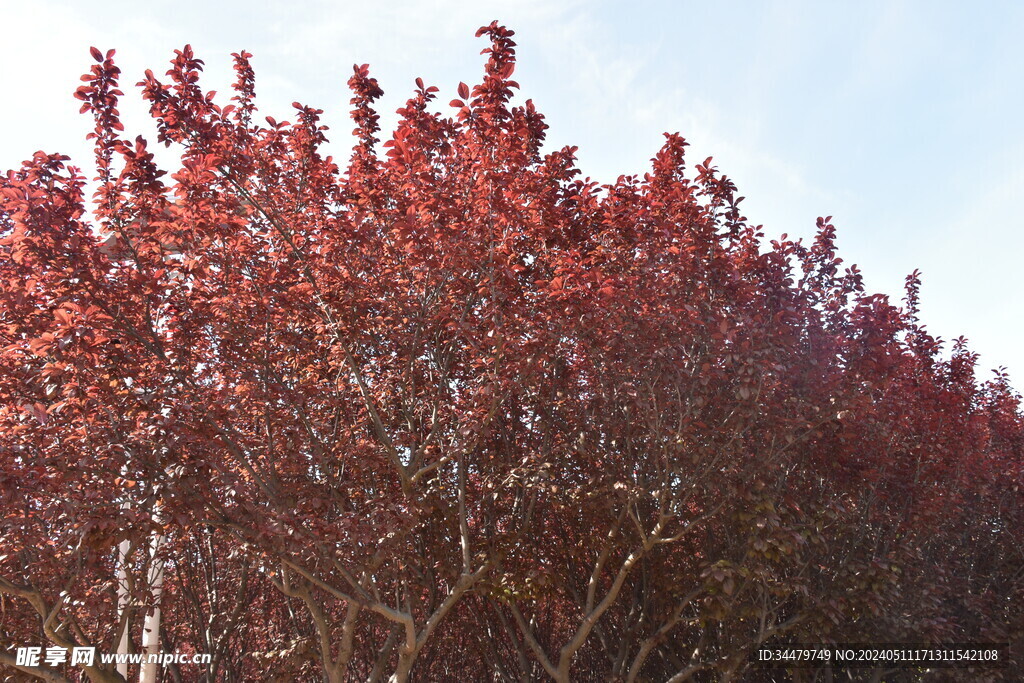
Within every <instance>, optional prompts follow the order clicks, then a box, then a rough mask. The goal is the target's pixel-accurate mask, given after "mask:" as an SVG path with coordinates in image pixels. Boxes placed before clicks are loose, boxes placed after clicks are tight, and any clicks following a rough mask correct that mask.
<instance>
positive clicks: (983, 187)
mask: <svg viewBox="0 0 1024 683" xmlns="http://www.w3.org/2000/svg"><path fill="white" fill-rule="evenodd" d="M381 5H383V6H381ZM0 16H2V17H3V18H4V22H3V24H2V25H0V92H2V93H4V96H3V104H2V105H0V130H2V131H4V134H3V135H2V136H0V167H3V168H4V169H6V168H11V167H15V166H17V165H18V164H19V163H20V162H21V160H22V159H25V158H27V157H29V156H31V154H32V153H33V152H34V151H35V150H37V149H45V150H46V151H60V152H64V153H66V154H69V155H70V156H72V158H73V159H75V160H76V161H77V162H79V163H81V164H83V165H86V167H87V164H88V162H89V159H90V157H89V147H88V145H87V144H86V143H85V142H84V139H83V138H84V136H85V134H86V133H87V132H88V128H89V125H88V121H87V120H86V119H85V118H84V117H81V116H79V115H78V114H77V110H78V104H79V103H78V102H77V101H76V100H74V99H73V98H72V97H71V93H72V92H73V91H74V89H75V88H76V87H77V85H78V76H79V75H80V74H81V73H83V72H84V71H85V70H86V69H87V68H88V66H89V65H90V63H91V60H90V58H89V55H88V48H89V46H90V45H96V46H97V47H100V48H102V49H107V48H110V47H113V48H116V49H117V51H118V61H119V64H120V66H121V68H122V70H123V71H124V77H123V81H122V86H123V89H124V90H125V91H126V92H127V93H128V97H126V98H125V101H124V103H123V106H122V112H123V114H124V116H123V119H124V121H125V124H126V126H127V128H128V130H129V132H141V133H143V134H144V135H147V136H150V137H151V136H152V130H153V129H152V126H150V125H149V123H148V121H147V119H146V115H145V108H144V106H143V105H142V104H141V102H140V101H139V98H138V97H137V90H136V89H135V88H134V87H131V86H132V84H134V83H135V82H136V81H137V80H139V77H140V76H141V74H142V72H143V71H144V70H145V69H147V68H152V69H153V70H154V71H155V72H157V73H161V72H162V71H163V70H165V65H166V63H167V61H168V60H169V59H170V57H171V56H172V55H173V50H174V49H175V48H179V47H181V46H182V45H184V44H185V43H191V44H192V45H193V47H194V48H195V49H196V51H197V53H198V54H199V56H200V57H202V58H203V59H205V60H206V63H207V74H208V78H207V80H206V87H207V88H208V89H216V90H217V91H218V92H226V91H227V90H228V84H229V83H230V82H231V80H232V73H231V68H230V56H229V55H230V53H231V52H234V51H237V50H239V49H243V48H244V49H247V50H249V51H250V52H252V53H254V54H255V58H254V60H253V62H254V66H255V68H256V78H257V94H258V98H259V102H260V105H261V111H262V112H263V113H264V114H270V115H272V116H275V117H277V118H279V119H280V118H287V117H288V116H289V115H290V112H291V109H290V107H289V103H291V102H292V101H293V100H299V101H302V102H303V103H308V104H312V105H316V106H318V107H320V108H322V109H325V110H326V116H325V118H326V120H327V123H328V124H329V125H331V127H332V132H333V134H334V135H333V138H332V139H333V149H332V150H331V151H332V152H333V153H334V154H335V155H336V156H345V155H346V151H345V150H346V148H347V146H348V143H349V141H348V139H347V133H348V131H349V130H350V129H351V125H350V123H349V122H348V121H347V119H346V116H347V111H348V108H349V107H348V97H349V95H348V93H347V90H346V89H345V81H346V80H347V79H348V77H349V75H350V74H351V66H352V64H353V63H355V62H358V63H364V62H368V63H369V64H370V66H371V72H372V73H373V75H374V76H376V77H377V78H378V79H379V80H380V83H381V85H382V87H383V88H384V91H385V93H386V94H385V98H384V101H383V104H382V105H381V111H382V113H384V117H383V120H382V121H383V125H384V127H385V130H387V127H388V125H389V124H390V123H392V122H393V121H394V120H395V117H394V114H393V113H392V112H393V111H394V110H395V109H396V108H397V107H398V106H400V105H401V104H402V103H403V102H404V100H405V99H406V97H407V96H408V94H409V93H410V92H411V89H412V87H413V81H414V80H415V78H416V77H417V76H422V77H423V79H424V80H425V81H426V82H428V83H430V84H434V85H437V86H439V87H440V88H441V89H442V95H449V94H450V95H451V96H454V94H455V88H456V86H457V85H458V83H459V81H465V82H467V83H475V82H476V80H477V77H478V75H479V74H480V72H481V66H482V57H480V56H479V51H480V49H481V48H482V47H483V45H482V43H481V41H480V40H478V39H475V38H474V37H473V34H474V31H475V30H476V28H477V27H478V26H480V25H482V24H485V23H489V22H490V21H491V20H492V19H498V20H500V21H501V22H502V23H505V24H506V25H508V26H509V27H511V28H513V29H514V30H516V32H517V36H516V40H517V42H518V43H519V48H518V52H519V69H518V71H517V74H516V79H517V80H518V81H519V82H520V83H521V84H522V86H523V90H522V95H523V97H530V98H532V99H533V100H534V101H535V102H536V103H537V106H538V108H539V109H540V110H541V111H542V112H543V113H544V114H545V115H546V116H547V117H548V123H549V124H550V126H551V129H550V131H549V139H548V142H549V145H550V146H551V147H555V146H561V145H565V144H574V145H578V146H579V148H580V150H579V153H578V155H579V163H580V166H581V168H582V169H583V171H584V173H585V174H586V175H590V176H592V177H594V178H595V179H598V180H601V181H611V180H614V178H615V177H617V176H618V175H619V174H622V173H641V172H643V171H644V170H645V169H646V167H647V164H648V160H649V159H650V158H651V157H652V156H653V155H654V153H655V151H656V150H657V149H658V147H659V146H660V144H661V140H662V138H661V133H662V132H664V131H679V132H680V133H682V134H683V135H684V136H685V137H686V138H687V139H688V140H689V141H690V142H691V145H692V147H691V150H692V154H693V157H694V158H695V159H697V158H699V159H703V158H704V157H706V156H714V157H715V160H716V164H717V165H718V167H719V168H720V169H721V170H722V171H723V172H725V173H726V174H728V175H730V176H731V177H733V178H734V179H735V181H736V183H737V184H738V185H739V188H740V193H741V194H743V195H745V196H746V197H747V200H746V202H745V203H744V208H745V212H746V215H747V216H748V217H749V218H750V219H751V221H752V222H754V223H760V224H763V225H764V229H765V231H766V233H767V235H768V237H769V238H771V237H777V236H778V235H780V234H782V233H788V234H790V235H803V236H809V235H811V234H812V232H813V229H814V223H815V218H816V217H817V216H819V215H832V216H834V222H835V223H836V225H837V227H838V230H839V245H840V252H841V255H842V256H843V257H844V258H845V259H846V261H847V263H856V264H858V265H859V266H860V267H861V270H862V271H863V273H864V275H865V280H866V282H867V285H868V287H869V288H870V289H871V290H873V291H880V292H884V293H888V294H890V295H893V296H896V297H899V296H901V294H902V283H903V279H904V277H905V276H906V274H907V273H909V272H910V271H912V270H914V269H915V268H919V269H920V270H921V271H922V272H923V275H924V287H923V291H922V318H923V320H924V322H925V324H926V325H927V326H928V328H929V329H930V330H931V331H932V333H933V334H937V335H939V336H941V337H943V338H944V339H947V340H948V339H953V338H955V337H957V336H959V335H961V334H962V335H964V336H966V337H968V339H969V340H970V343H971V347H972V348H973V349H974V350H976V351H978V352H980V353H981V362H980V365H981V370H982V372H981V373H980V374H981V375H982V376H987V375H988V369H990V368H994V367H996V366H1000V365H1002V366H1007V367H1008V368H1009V370H1010V374H1011V376H1012V377H1013V378H1014V380H1015V384H1016V385H1017V386H1018V387H1021V385H1022V384H1024V344H1022V343H1021V340H1022V339H1024V305H1022V304H1021V302H1020V299H1021V298H1022V296H1024V268H1022V267H1021V265H1020V262H1019V261H1020V259H1021V257H1022V256H1024V217H1022V214H1021V212H1020V211H1019V210H1018V206H1017V201H1016V200H1018V198H1020V197H1022V196H1024V126H1022V125H1021V123H1020V122H1021V120H1022V113H1021V112H1022V108H1024V107H1022V105H1024V88H1022V85H1024V41H1022V40H1021V36H1022V35H1024V3H1018V2H980V3H973V4H968V3H942V2H858V3H825V2H774V3H772V2H748V3H743V2H733V3H708V2H703V3H692V2H631V3H624V2H621V1H619V2H594V1H590V2H584V1H568V2H557V3H556V2H553V0H542V1H541V0H536V1H535V0H525V1H520V2H511V1H508V0H506V2H500V3H498V2H488V1H481V0H477V1H475V2H456V1H451V2H415V3H414V2H388V3H381V2H365V1H364V2H360V3H345V2H337V1H334V2H297V3H284V2H264V1H262V0H259V1H256V0H250V1H246V2H216V1H212V0H211V1H208V2H181V1H179V2H174V3H160V4H159V5H158V4H157V3H139V2H91V3H78V2H45V1H40V0H35V1H33V2H20V1H19V2H14V1H9V0H0ZM124 86H127V87H124ZM447 99H450V98H448V97H442V98H441V100H442V101H447ZM168 163H170V160H169V159H168Z"/></svg>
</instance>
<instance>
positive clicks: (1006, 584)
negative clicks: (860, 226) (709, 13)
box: [0, 23, 1024, 683]
mask: <svg viewBox="0 0 1024 683" xmlns="http://www.w3.org/2000/svg"><path fill="white" fill-rule="evenodd" d="M512 35H513V32H512V31H510V30H508V29H506V28H504V27H502V26H500V25H498V24H497V23H494V24H491V25H489V26H486V27H483V28H481V29H480V31H479V32H478V36H482V37H485V38H486V39H487V40H488V41H489V42H488V48H487V49H485V50H484V54H485V55H486V64H485V67H484V75H483V78H482V80H481V82H480V83H479V84H477V85H475V86H472V87H470V86H467V85H465V84H459V86H458V89H457V98H456V99H454V100H452V101H451V103H450V107H451V109H450V110H448V111H449V113H443V112H442V111H441V110H442V109H443V107H438V106H436V103H435V102H434V100H435V98H436V97H437V93H438V92H439V91H438V88H436V87H432V86H431V87H427V86H426V85H425V84H424V83H423V81H422V80H417V82H416V88H415V90H414V92H413V95H412V97H411V98H410V99H409V100H408V101H407V102H406V103H405V105H404V106H403V107H402V108H401V109H399V110H398V114H399V116H400V121H399V123H398V125H397V127H396V128H395V130H394V132H393V134H392V135H391V136H390V138H389V139H387V140H386V141H385V142H383V144H381V141H380V139H379V138H378V136H379V135H380V129H379V125H378V114H377V113H376V111H375V110H374V102H375V100H377V99H378V98H379V97H380V96H381V95H382V91H381V88H380V87H379V85H378V83H377V82H376V80H374V79H373V78H372V77H371V76H370V74H369V69H368V67H367V66H366V65H362V66H356V67H355V68H354V71H353V75H352V77H351V79H350V80H349V87H350V88H351V90H352V93H353V96H352V112H351V115H352V119H353V121H354V122H355V130H354V135H355V138H356V143H355V147H354V150H353V152H352V155H351V158H350V159H349V160H348V161H347V164H346V165H344V167H343V166H342V165H341V162H339V161H336V160H335V159H332V158H331V157H330V156H324V155H323V154H322V153H321V147H322V145H323V144H324V143H325V142H326V140H327V138H326V127H325V126H324V125H323V124H322V123H321V119H320V117H321V114H322V113H323V112H322V111H321V110H319V109H315V108H313V107H309V106H305V105H301V104H299V103H295V104H294V108H295V111H294V113H293V116H292V117H291V118H292V120H291V121H278V120H276V119H274V118H272V117H269V116H267V117H265V119H260V118H259V117H258V116H257V109H256V104H255V80H254V75H253V70H252V68H251V66H250V62H249V59H250V57H251V55H250V54H248V53H246V52H239V53H237V54H235V55H234V59H235V70H236V72H237V81H236V82H235V84H234V88H235V93H234V96H233V97H232V98H231V100H230V104H221V103H219V100H218V99H216V98H215V97H214V94H213V93H208V92H205V91H204V90H203V89H202V87H201V86H200V74H201V72H202V69H203V62H202V60H200V59H198V58H197V57H196V56H195V54H193V51H192V49H191V48H190V47H188V46H186V47H185V48H184V49H182V50H180V51H177V52H176V54H175V57H174V59H173V61H172V63H171V68H170V70H169V71H167V73H166V79H165V80H162V79H161V78H160V77H157V76H156V75H155V74H153V73H152V72H149V71H147V72H146V75H145V78H144V79H143V80H142V81H141V82H140V83H139V84H138V85H139V86H140V87H141V90H142V94H143V97H144V98H145V99H146V100H147V101H148V102H149V106H150V112H151V114H152V116H153V118H154V119H155V121H156V123H157V126H158V130H159V134H158V139H157V142H159V143H165V144H167V145H171V146H174V147H175V148H176V149H178V150H180V152H181V165H180V168H178V169H177V170H176V171H175V172H174V173H173V174H171V175H169V176H168V175H167V174H166V173H165V172H164V171H162V170H160V169H159V168H158V167H157V164H156V162H155V160H154V157H153V154H152V152H151V151H150V150H149V148H148V146H147V142H146V141H145V140H144V139H142V138H141V137H138V138H135V139H134V140H133V139H130V138H129V137H126V136H125V135H124V133H123V126H122V125H121V123H120V121H119V117H118V110H117V106H118V98H120V97H122V96H123V93H122V92H121V91H120V90H119V89H118V87H119V85H118V82H119V78H120V71H119V69H118V67H117V66H116V65H115V64H114V61H113V51H112V50H111V51H109V52H106V53H101V52H100V51H98V50H96V49H94V50H93V57H94V58H95V64H94V65H93V66H92V67H91V70H90V71H89V72H88V73H87V74H86V75H85V76H84V77H83V81H84V83H83V85H82V86H81V87H80V88H79V89H78V91H77V92H76V97H78V98H79V99H80V100H82V102H83V104H82V111H83V112H84V113H88V114H89V115H91V116H92V118H93V120H94V123H95V128H94V130H93V132H92V133H91V134H90V137H91V139H93V140H94V141H95V151H96V154H95V165H96V169H97V176H96V182H97V185H96V187H97V189H96V191H95V193H94V194H93V196H92V197H91V199H90V198H87V197H86V192H87V190H86V185H87V184H86V179H85V177H84V176H83V175H82V174H81V172H80V171H79V170H78V168H76V167H74V166H71V165H69V163H68V162H69V161H70V160H69V159H68V158H67V157H65V156H61V155H59V154H47V153H43V152H39V153H37V154H36V155H35V156H34V157H33V158H32V159H30V160H29V161H27V162H26V163H25V164H24V166H23V167H22V168H20V169H17V170H12V171H9V172H7V173H6V175H5V176H3V177H2V178H0V600H2V610H0V612H2V616H0V650H3V652H0V666H3V667H6V668H7V670H8V671H11V672H20V673H16V674H15V675H37V676H43V675H46V676H50V677H51V678H50V680H76V679H77V677H78V676H79V675H83V676H85V677H86V678H87V679H88V680H92V681H120V680H124V679H125V677H124V676H123V675H122V674H123V672H121V673H119V672H118V671H117V670H116V669H115V667H114V665H112V664H110V665H106V664H101V663H99V662H97V663H96V664H95V665H94V666H91V667H86V668H74V667H68V666H65V667H63V668H61V667H54V668H47V667H46V666H45V665H43V666H40V667H28V666H24V665H21V666H18V665H16V662H15V660H14V656H13V654H11V652H10V650H11V648H15V647H22V646H25V645H43V646H47V645H49V646H60V647H72V646H95V647H96V648H97V649H98V650H99V651H102V652H115V651H117V650H118V643H120V642H122V637H123V636H126V640H125V642H127V647H128V649H129V650H130V651H133V652H134V651H141V649H142V648H143V645H142V638H143V631H144V629H143V625H144V622H145V623H152V622H151V621H146V620H147V618H148V619H150V620H152V618H153V615H154V614H155V613H156V612H155V608H157V607H158V606H159V607H160V608H161V611H162V622H161V621H160V620H159V619H158V620H157V621H156V624H157V626H156V628H155V630H154V629H150V631H151V632H153V633H156V634H158V635H159V643H158V646H159V647H158V649H159V651H165V652H173V651H179V652H198V653H210V654H211V655H212V659H211V662H210V663H209V664H207V665H205V666H194V667H192V668H189V665H185V664H182V665H180V666H177V665H175V666H171V667H168V668H167V670H166V671H165V673H164V674H163V675H164V678H163V680H170V679H171V678H173V679H175V680H186V681H188V680H204V681H214V680H217V681H251V680H280V681H291V680H325V681H330V682H331V683H335V682H338V681H347V680H357V679H358V680H382V679H388V678H390V679H391V680H394V681H405V680H410V679H414V680H422V681H444V680H501V681H521V680H545V679H551V680H556V681H569V680H580V681H590V680H593V681H605V680H615V681H661V680H672V681H683V680H695V681H703V680H738V679H742V680H769V678H768V672H766V671H765V670H759V669H756V668H753V667H752V659H751V653H752V651H753V650H754V648H756V647H757V646H759V645H761V644H763V643H770V642H780V641H781V640H782V639H789V640H792V641H793V642H897V641H914V642H953V641H985V642H1010V643H1011V651H1010V656H1011V657H1012V658H1013V661H1016V662H1017V663H1018V664H1024V659H1022V657H1024V655H1022V652H1021V650H1020V648H1021V635H1022V632H1024V615H1022V609H1021V605H1022V604H1024V543H1022V542H1024V508H1022V505H1021V493H1020V487H1021V484H1022V481H1024V472H1022V467H1021V463H1022V450H1024V418H1022V415H1021V409H1020V396H1019V395H1018V394H1017V393H1016V392H1015V391H1014V390H1013V389H1012V388H1011V387H1010V386H1009V383H1008V381H1007V379H1006V377H1005V376H1004V375H1002V374H999V373H997V374H996V375H995V376H994V377H993V378H992V379H988V380H984V379H979V378H978V377H977V376H976V374H975V367H976V364H977V357H976V356H975V355H974V354H973V353H971V352H970V351H969V350H968V348H967V346H966V343H965V342H964V341H963V340H958V341H956V342H955V343H954V344H953V345H952V348H951V352H950V354H949V355H948V357H947V356H944V355H943V344H942V342H941V341H940V340H938V339H936V338H934V337H932V336H931V335H929V333H928V332H927V330H926V329H925V328H924V326H923V325H922V324H921V322H920V321H919V320H918V318H917V302H918V291H919V287H920V280H919V278H918V275H917V273H914V274H912V275H911V276H910V277H909V278H908V281H907V298H906V300H905V301H904V302H898V303H893V302H891V301H890V300H889V299H888V298H887V297H885V296H882V295H878V294H871V293H868V292H866V291H865V288H864V286H863V283H862V279H861V275H860V273H859V272H858V270H857V269H856V267H850V268H845V267H844V266H843V264H842V260H841V259H840V258H839V257H838V256H837V251H836V247H835V237H836V233H835V228H834V227H833V225H832V223H831V219H830V218H819V219H818V221H817V236H816V237H815V238H814V239H813V241H812V242H811V243H809V244H805V243H803V242H801V241H796V240H791V239H788V238H786V237H785V236H783V237H782V238H780V239H779V240H775V241H768V240H766V239H765V237H764V233H763V232H762V230H761V228H760V226H755V225H752V224H751V223H750V222H748V220H747V218H746V217H744V216H743V215H742V213H741V210H740V208H739V205H740V201H741V199H742V198H741V197H738V196H737V189H736V187H735V185H734V184H733V182H732V181H731V180H730V179H729V178H727V177H726V176H724V175H722V174H721V173H720V172H719V171H718V170H717V169H716V168H715V167H714V166H713V165H712V160H711V159H707V160H704V161H702V162H701V163H696V164H690V165H688V164H687V161H688V160H687V158H686V156H685V150H686V146H687V143H686V142H685V140H684V138H683V137H681V136H680V135H677V134H671V135H666V136H665V143H664V146H663V147H662V148H661V149H660V150H659V151H658V152H657V154H656V155H655V156H654V158H653V160H652V165H651V170H650V171H649V172H647V173H645V174H644V175H643V176H630V175H625V176H621V177H619V178H618V179H617V180H616V181H615V182H614V183H611V184H607V185H601V184H599V183H597V182H595V181H592V180H590V179H584V178H582V177H581V174H580V171H579V170H578V169H577V168H576V166H575V163H574V152H575V148H572V147H567V148H563V149H558V150H552V151H545V150H544V148H543V142H544V139H545V130H546V128H547V126H546V124H545V122H544V118H543V117H542V116H541V114H540V113H539V112H537V110H536V109H535V108H534V106H533V103H532V102H531V101H529V100H527V101H526V102H525V103H523V104H521V105H517V104H515V103H514V102H513V93H514V91H515V90H516V89H518V87H519V86H518V84H517V83H516V82H515V81H513V80H511V79H512V76H513V72H514V70H515V65H516V63H515V51H514V47H515V43H514V42H513V40H512ZM608 104H609V106H616V103H615V102H609V103H608ZM452 112H453V113H452ZM157 576H160V577H161V578H160V580H156V577H157ZM154 637H155V636H154ZM130 674H131V675H137V674H138V667H136V666H133V667H132V669H131V672H130ZM146 675H147V674H145V672H143V678H144V680H145V676H146ZM978 675H979V676H981V675H982V674H981V673H979V674H978ZM984 675H990V676H999V675H1000V671H998V670H995V671H987V672H985V673H984ZM759 677H760V678H759Z"/></svg>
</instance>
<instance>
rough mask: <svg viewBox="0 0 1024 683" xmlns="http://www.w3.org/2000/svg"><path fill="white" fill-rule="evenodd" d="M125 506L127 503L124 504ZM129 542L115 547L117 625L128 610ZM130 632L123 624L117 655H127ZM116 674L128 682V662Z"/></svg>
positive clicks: (121, 663)
mask: <svg viewBox="0 0 1024 683" xmlns="http://www.w3.org/2000/svg"><path fill="white" fill-rule="evenodd" d="M125 505H127V503H126V504H125ZM131 545H132V544H131V541H129V540H127V539H125V540H123V541H121V543H120V545H118V546H117V623H118V624H120V623H121V620H122V619H123V618H124V612H125V610H126V609H127V608H128V549H129V548H130V547H131ZM130 630H131V623H130V622H128V623H125V625H124V630H123V631H122V632H121V640H120V641H119V642H118V643H117V653H116V654H118V655H127V654H128V632H129V631H130ZM117 673H119V674H121V676H122V677H124V679H125V680H128V662H126V661H122V662H118V664H117Z"/></svg>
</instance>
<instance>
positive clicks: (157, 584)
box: [139, 502, 164, 683]
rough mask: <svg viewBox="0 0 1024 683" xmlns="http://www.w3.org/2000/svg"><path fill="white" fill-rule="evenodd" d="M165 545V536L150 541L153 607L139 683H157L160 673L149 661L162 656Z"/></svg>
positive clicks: (145, 626) (157, 517)
mask: <svg viewBox="0 0 1024 683" xmlns="http://www.w3.org/2000/svg"><path fill="white" fill-rule="evenodd" d="M159 505H160V504H159V502H158V503H157V505H156V506H155V508H154V510H153V518H154V520H156V522H157V523H159V522H160V518H161V515H160V507H159ZM163 543H164V536H163V534H159V533H158V534H154V535H153V537H152V538H151V539H150V546H149V552H150V565H149V581H148V583H149V594H150V597H151V605H150V609H149V610H148V611H147V612H146V619H145V621H144V622H143V625H142V652H143V654H144V655H145V659H144V661H143V663H142V675H141V676H140V677H139V683H156V681H157V677H158V675H159V673H160V670H159V667H160V665H159V664H158V663H157V662H155V661H153V662H151V661H149V659H150V655H158V654H160V597H161V596H162V595H163V592H164V562H163V560H162V559H160V558H159V557H158V555H159V552H160V546H162V545H163Z"/></svg>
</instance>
